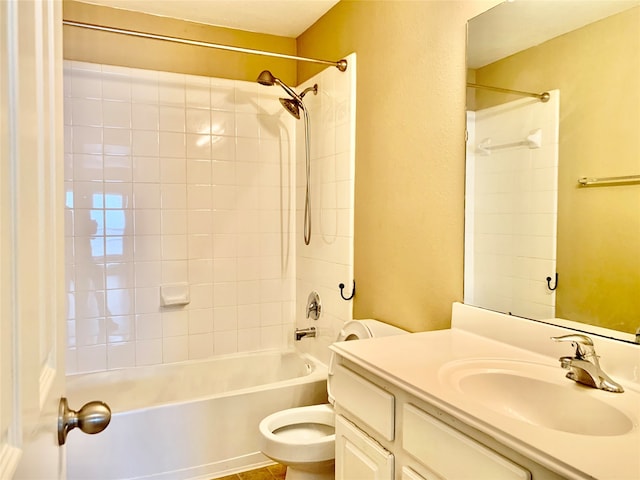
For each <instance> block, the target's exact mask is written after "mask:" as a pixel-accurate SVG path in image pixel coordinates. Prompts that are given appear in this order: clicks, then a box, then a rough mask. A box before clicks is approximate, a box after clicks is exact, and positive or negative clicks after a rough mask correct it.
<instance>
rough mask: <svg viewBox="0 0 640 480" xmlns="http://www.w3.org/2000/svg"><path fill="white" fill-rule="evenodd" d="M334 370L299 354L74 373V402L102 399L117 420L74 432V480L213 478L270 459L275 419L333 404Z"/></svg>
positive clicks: (70, 460) (70, 385)
mask: <svg viewBox="0 0 640 480" xmlns="http://www.w3.org/2000/svg"><path fill="white" fill-rule="evenodd" d="M326 379H327V370H326V367H325V366H324V365H323V364H321V363H319V362H318V361H317V360H315V359H314V358H313V357H309V356H306V355H303V354H300V353H298V352H297V351H294V350H291V351H285V352H259V353H252V354H241V355H230V356H224V357H214V358H211V359H207V360H204V361H191V362H184V363H175V364H165V365H155V366H150V367H136V368H129V369H122V370H111V371H106V372H98V373H90V374H80V375H70V376H67V397H68V398H69V404H70V407H71V408H73V409H79V408H80V407H81V406H82V405H84V404H85V403H86V402H88V401H91V400H102V401H104V402H106V403H107V404H108V405H109V406H110V407H111V410H112V417H111V423H110V425H109V426H108V427H107V429H106V430H105V431H103V432H102V433H100V434H98V435H86V434H84V433H82V432H80V431H73V432H71V433H70V434H69V436H68V438H67V444H66V455H67V478H68V479H83V480H86V479H137V478H145V479H158V480H160V479H162V480H165V479H166V480H168V479H171V480H174V479H175V480H177V479H211V478H215V477H220V476H224V475H228V474H231V473H235V472H239V471H243V470H248V469H251V468H256V467H260V466H262V465H266V464H269V463H271V462H270V461H269V459H268V458H267V457H265V456H264V455H262V453H260V449H259V434H258V424H259V423H260V420H262V419H263V418H264V417H266V416H267V415H269V414H271V413H273V412H276V411H278V410H282V409H285V408H291V407H295V406H303V405H313V404H319V403H325V402H326V401H327V392H326Z"/></svg>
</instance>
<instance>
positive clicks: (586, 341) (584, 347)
mask: <svg viewBox="0 0 640 480" xmlns="http://www.w3.org/2000/svg"><path fill="white" fill-rule="evenodd" d="M551 340H555V341H556V342H571V345H573V346H574V347H576V357H577V358H585V357H588V356H594V357H595V358H596V359H597V356H596V355H595V353H596V352H595V348H594V347H593V340H591V338H589V337H587V336H586V335H581V334H579V333H572V334H569V335H562V336H560V337H551Z"/></svg>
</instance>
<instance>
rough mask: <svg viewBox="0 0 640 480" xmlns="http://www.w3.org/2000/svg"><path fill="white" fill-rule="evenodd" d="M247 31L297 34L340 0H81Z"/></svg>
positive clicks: (286, 34) (285, 35)
mask: <svg viewBox="0 0 640 480" xmlns="http://www.w3.org/2000/svg"><path fill="white" fill-rule="evenodd" d="M81 1H84V2H85V3H93V4H97V5H104V6H107V7H115V8H122V9H125V10H134V11H137V12H143V13H149V14H152V15H161V16H163V17H172V18H179V19H183V20H189V21H192V22H197V23H206V24H209V25H215V26H220V27H229V28H235V29H239V30H247V31H250V32H258V33H268V34H272V35H281V36H284V37H290V38H297V37H298V36H300V35H301V34H302V33H303V32H304V31H305V30H306V29H307V28H309V27H310V26H311V25H313V24H314V23H315V22H316V20H318V19H319V18H320V17H322V15H324V14H325V13H326V12H327V11H328V10H329V9H331V7H333V6H334V5H335V4H336V3H338V1H339V0H89V1H86V0H81Z"/></svg>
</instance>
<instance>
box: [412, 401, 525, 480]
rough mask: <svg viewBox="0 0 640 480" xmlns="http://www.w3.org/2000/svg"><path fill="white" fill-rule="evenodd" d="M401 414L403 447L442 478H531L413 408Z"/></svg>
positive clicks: (467, 438)
mask: <svg viewBox="0 0 640 480" xmlns="http://www.w3.org/2000/svg"><path fill="white" fill-rule="evenodd" d="M402 414H403V415H402V447H403V448H404V450H405V451H407V452H408V453H409V454H411V455H412V456H413V457H414V458H415V459H416V460H418V461H419V462H421V463H422V464H424V465H425V466H426V467H427V468H429V469H430V470H433V471H434V472H436V473H437V474H438V475H440V476H441V477H442V478H445V479H456V480H458V479H477V478H490V479H492V480H500V479H508V480H511V479H514V480H515V479H520V480H529V479H530V478H531V474H530V473H529V471H527V470H525V469H524V468H522V467H520V466H519V465H516V464H515V463H513V462H511V461H510V460H508V459H506V458H504V457H502V456H501V455H498V454H497V453H496V452H494V451H493V450H490V449H489V448H487V447H485V446H483V445H481V444H479V443H478V442H476V441H475V440H473V439H472V438H470V437H467V436H466V435H464V434H463V433H461V432H459V431H457V430H455V429H453V428H451V427H450V426H448V425H446V424H445V423H443V422H441V421H440V420H437V419H436V418H435V417H433V416H431V415H429V414H428V413H426V412H424V411H422V410H420V409H418V408H416V407H414V406H413V405H409V404H405V405H404V406H403V409H402Z"/></svg>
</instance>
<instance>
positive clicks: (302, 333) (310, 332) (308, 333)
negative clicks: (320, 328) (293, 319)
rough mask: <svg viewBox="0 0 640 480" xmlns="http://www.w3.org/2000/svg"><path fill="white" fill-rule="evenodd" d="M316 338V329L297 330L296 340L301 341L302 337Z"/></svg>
mask: <svg viewBox="0 0 640 480" xmlns="http://www.w3.org/2000/svg"><path fill="white" fill-rule="evenodd" d="M315 336H316V327H309V328H296V331H295V339H296V341H299V340H301V339H302V337H315Z"/></svg>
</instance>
